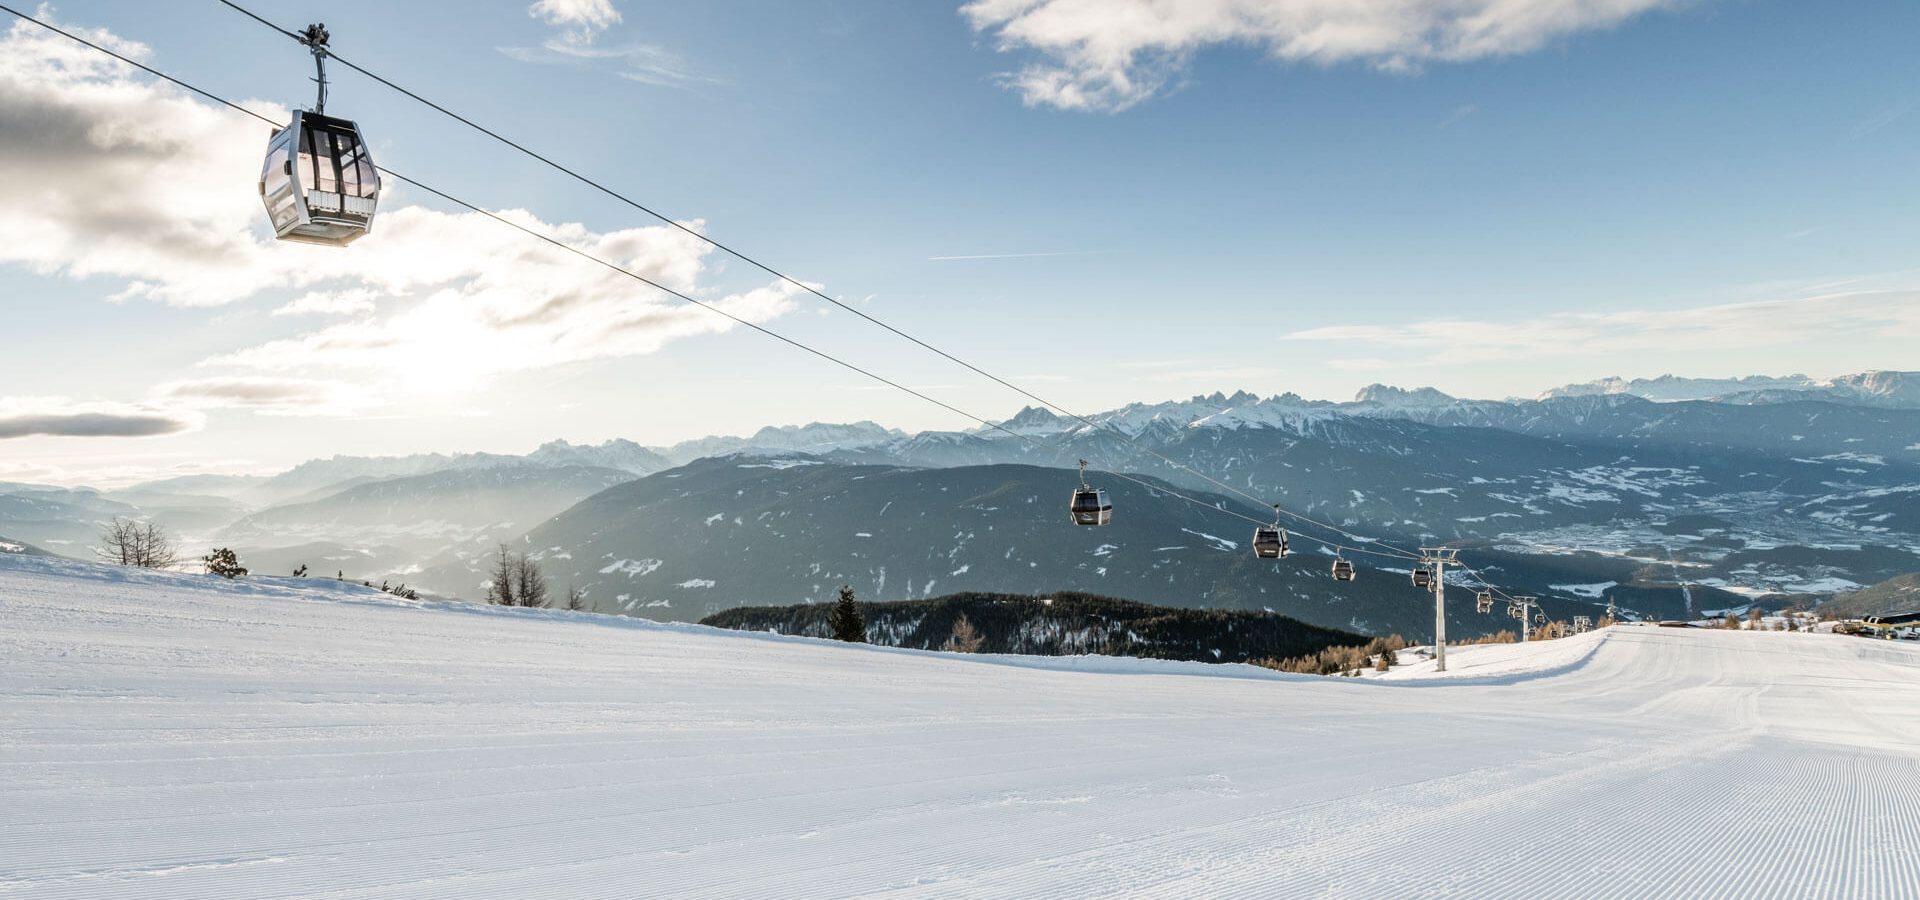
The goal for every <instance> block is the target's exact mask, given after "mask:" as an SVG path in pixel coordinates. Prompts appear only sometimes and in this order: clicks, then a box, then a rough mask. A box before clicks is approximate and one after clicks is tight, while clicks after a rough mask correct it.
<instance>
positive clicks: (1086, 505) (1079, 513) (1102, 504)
mask: <svg viewBox="0 0 1920 900" xmlns="http://www.w3.org/2000/svg"><path fill="white" fill-rule="evenodd" d="M1067 509H1068V511H1069V512H1070V513H1072V515H1073V524H1075V525H1105V524H1107V523H1108V522H1111V521H1113V503H1112V502H1110V501H1108V500H1107V492H1106V491H1103V490H1096V489H1094V488H1090V487H1081V488H1079V489H1077V490H1075V491H1074V492H1073V502H1072V503H1071V505H1069V506H1068V507H1067Z"/></svg>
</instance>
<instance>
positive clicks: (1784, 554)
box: [0, 372, 1920, 631]
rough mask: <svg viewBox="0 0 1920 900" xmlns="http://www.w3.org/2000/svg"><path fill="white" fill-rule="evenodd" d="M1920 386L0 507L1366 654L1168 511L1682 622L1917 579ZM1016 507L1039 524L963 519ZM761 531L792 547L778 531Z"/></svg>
mask: <svg viewBox="0 0 1920 900" xmlns="http://www.w3.org/2000/svg"><path fill="white" fill-rule="evenodd" d="M1916 383H1920V379H1917V378H1916V376H1915V375H1914V374H1913V373H1900V372H1878V373H1867V374H1863V375H1859V376H1848V377H1844V378H1836V379H1827V380H1825V381H1818V382H1816V381H1813V380H1812V379H1805V378H1802V377H1800V376H1793V377H1789V378H1739V379H1680V378H1673V377H1671V376H1668V377H1663V378H1658V379H1640V380H1635V381H1623V380H1620V379H1607V380H1603V381H1601V382H1594V383H1590V384H1588V385H1576V386H1568V387H1565V388H1559V389H1555V390H1553V391H1549V392H1546V395H1544V396H1543V397H1542V398H1541V399H1532V400H1497V401H1496V400H1463V399H1458V398H1454V397H1451V396H1448V395H1447V394H1445V393H1442V392H1440V391H1438V390H1435V389H1432V388H1418V389H1412V390H1405V389H1400V388H1394V387H1388V386H1384V385H1373V386H1369V387H1368V388H1366V389H1363V390H1362V391H1360V392H1359V394H1358V395H1357V396H1356V398H1355V399H1354V400H1352V401H1349V402H1344V403H1338V402H1330V401H1319V400H1307V399H1304V398H1301V397H1299V396H1298V395H1295V394H1289V393H1282V394H1278V395H1271V396H1264V397H1263V396H1259V395H1255V394H1251V393H1247V392H1235V393H1232V394H1226V393H1214V394H1207V395H1201V396H1195V397H1191V398H1188V399H1185V400H1176V401H1167V402H1161V403H1134V404H1129V405H1127V406H1123V407H1120V408H1117V409H1113V410H1108V411H1105V412H1102V413H1099V414H1096V415H1092V416H1089V417H1088V419H1089V420H1091V421H1092V422H1093V423H1095V424H1094V425H1089V424H1088V422H1087V421H1082V420H1079V419H1076V418H1070V417H1065V416H1062V415H1059V414H1056V413H1054V412H1050V411H1048V410H1044V409H1039V408H1028V409H1024V410H1021V411H1020V412H1019V413H1018V414H1016V415H1014V416H1013V417H1012V418H1010V419H1009V420H1007V421H1006V422H1005V423H1004V425H1005V428H1006V430H1007V431H1011V432H1014V433H1015V434H1016V435H1017V436H1009V435H1008V434H1006V433H1005V432H1002V431H1000V430H995V429H975V430H972V431H927V432H920V433H905V432H901V431H898V430H893V429H888V428H885V427H883V426H880V425H877V424H875V423H872V422H856V423H851V424H822V423H814V424H810V425H803V426H784V427H769V428H764V429H761V430H760V431H758V432H756V433H755V434H752V435H749V436H745V437H710V438H702V439H698V440H694V441H686V442H682V443H680V444H676V445H673V446H668V447H645V446H641V445H639V444H637V443H634V442H632V441H626V440H613V441H608V442H606V443H603V444H598V445H580V444H572V443H568V442H565V441H553V442H549V443H547V444H544V445H542V446H540V447H539V448H537V449H535V450H534V451H533V452H531V453H528V454H525V455H518V456H516V455H503V454H491V453H465V454H418V455H413V456H404V457H332V458H328V459H319V460H313V461H310V462H307V463H303V464H301V465H300V466H296V467H294V468H293V469H290V470H288V471H286V472H282V473H280V474H277V475H272V476H226V475H194V476H186V477H181V478H172V479H166V480H163V481H157V482H149V483H146V484H141V485H135V486H133V487H130V488H124V489H119V490H111V491H97V490H93V489H88V488H58V487H49V486H43V485H20V484H8V485H0V534H6V535H9V536H10V538H11V539H12V540H14V541H16V542H20V543H23V544H30V545H35V546H38V547H42V548H45V549H46V550H48V551H51V552H55V553H61V554H65V555H69V556H85V555H86V554H87V549H86V548H87V546H88V545H89V543H90V542H91V541H92V539H93V536H94V533H95V531H96V529H97V527H98V523H100V522H102V521H105V520H106V519H109V518H112V517H114V516H120V515H125V516H133V517H147V518H152V519H156V520H159V521H162V522H164V523H165V524H166V525H167V526H168V527H169V528H170V529H171V530H173V531H174V532H175V533H176V535H178V536H180V537H181V538H182V540H183V542H185V543H187V544H190V545H192V546H190V547H189V548H188V549H190V550H192V551H193V554H192V555H197V554H198V553H199V552H201V549H200V546H199V545H201V544H209V545H211V544H213V543H215V542H218V543H220V544H225V545H229V546H233V547H235V548H236V549H238V550H240V551H241V552H242V554H243V558H246V559H253V560H258V561H260V566H266V567H268V568H260V566H256V568H259V570H261V571H277V570H278V569H280V568H287V569H289V570H290V569H291V568H292V567H293V566H297V565H300V564H302V563H305V564H308V565H309V566H310V567H311V568H312V569H314V570H315V571H322V572H327V573H332V572H334V571H340V572H342V573H344V574H346V575H347V576H349V577H354V578H362V579H370V580H374V581H379V580H381V579H382V578H383V577H394V578H398V579H403V580H409V581H412V582H414V583H417V584H422V585H425V586H427V587H428V588H429V589H431V590H436V591H440V592H443V593H449V594H453V595H456V596H475V595H477V593H478V588H479V579H478V577H477V572H476V564H475V563H474V560H475V559H477V558H478V557H479V556H481V555H482V554H484V553H485V552H486V551H487V549H488V548H490V547H491V546H493V545H494V544H495V543H496V542H498V541H501V540H503V539H505V540H509V541H512V542H515V544H516V546H519V547H521V548H523V549H526V550H528V551H529V552H530V553H532V554H536V555H538V556H539V557H540V558H541V559H542V560H543V562H545V563H546V564H547V565H548V567H549V569H550V571H552V572H553V573H554V574H556V575H558V576H562V577H564V578H566V579H567V580H574V581H578V582H579V583H582V584H583V585H585V586H589V587H590V589H591V590H592V591H594V592H595V594H596V596H595V599H596V602H600V603H603V604H607V605H608V606H610V607H612V608H614V609H617V610H619V611H624V612H633V613H636V614H646V615H654V616H666V617H671V618H685V619H697V618H700V617H702V616H704V615H707V614H711V613H712V612H716V611H719V610H721V609H725V608H727V607H729V606H732V605H739V604H742V603H756V604H763V603H779V602H801V601H807V600H815V599H819V598H820V596H821V594H822V592H824V591H826V590H829V589H830V588H831V587H833V586H836V585H837V584H838V583H839V581H838V580H836V579H844V580H846V581H848V582H850V583H857V586H859V587H860V588H861V589H862V591H863V596H873V597H877V598H893V599H905V598H920V597H925V596H928V594H929V592H931V591H934V590H941V591H946V590H950V589H951V590H959V589H965V590H988V591H1018V592H1029V593H1031V592H1047V591H1057V590H1062V589H1079V590H1090V591H1098V592H1101V593H1106V594H1114V595H1119V596H1126V597H1129V598H1131V599H1137V600H1143V601H1149V602H1160V603H1165V604H1168V605H1174V606H1195V605H1206V604H1214V605H1223V606H1235V607H1241V608H1251V609H1263V608H1273V609H1277V610H1280V611H1282V612H1285V613H1286V614H1288V615H1298V616H1299V617H1300V618H1302V619H1304V620H1306V621H1311V622H1315V623H1317V624H1322V625H1326V626H1328V627H1336V628H1350V629H1359V630H1369V631H1375V630H1379V629H1382V628H1398V627H1400V626H1401V625H1406V624H1409V623H1414V620H1415V619H1416V618H1417V614H1416V613H1413V612H1407V611H1405V610H1404V608H1403V607H1404V605H1405V598H1404V597H1403V596H1400V595H1399V594H1395V595H1394V599H1392V600H1389V599H1387V598H1385V597H1374V598H1372V599H1366V598H1367V597H1368V596H1369V591H1368V590H1367V589H1361V590H1359V591H1358V592H1357V593H1354V592H1349V593H1348V594H1336V593H1330V592H1326V591H1323V590H1321V588H1323V587H1325V585H1312V586H1310V587H1300V588H1299V589H1297V590H1289V589H1288V588H1286V587H1284V585H1287V584H1289V582H1287V581H1286V580H1285V576H1282V577H1281V578H1280V579H1278V580H1276V579H1274V578H1268V577H1265V576H1255V575H1253V574H1252V568H1250V567H1251V566H1254V565H1255V564H1254V562H1253V560H1252V559H1251V557H1250V555H1246V554H1242V553H1238V552H1234V553H1227V552H1226V551H1225V550H1224V549H1221V550H1207V549H1206V548H1208V547H1210V546H1213V547H1221V548H1224V547H1225V546H1226V544H1227V543H1235V542H1240V541H1242V540H1243V538H1244V535H1242V534H1240V532H1241V531H1244V530H1246V529H1247V528H1248V527H1250V526H1248V525H1247V523H1246V522H1245V521H1244V520H1236V519H1234V518H1232V517H1230V516H1224V515H1222V514H1221V513H1219V512H1217V511H1213V510H1209V509H1204V508H1201V507H1200V506H1195V505H1193V504H1188V503H1186V502H1184V501H1180V500H1178V499H1173V498H1171V495H1170V494H1168V493H1167V492H1169V491H1179V492H1181V493H1184V494H1188V495H1190V496H1194V497H1196V498H1197V499H1201V500H1202V502H1203V503H1204V504H1206V505H1213V506H1221V507H1226V508H1231V509H1233V510H1234V511H1235V512H1238V513H1240V514H1242V515H1245V516H1249V517H1253V518H1263V519H1264V518H1270V517H1271V515H1272V514H1271V512H1270V511H1269V510H1267V509H1265V508H1264V506H1265V504H1267V503H1271V502H1278V503H1282V504H1284V505H1286V506H1287V508H1288V509H1290V510H1291V511H1293V512H1296V513H1299V514H1301V515H1302V516H1305V517H1307V519H1311V520H1313V521H1307V520H1300V519H1289V520H1288V521H1287V524H1289V525H1290V526H1292V527H1294V528H1296V529H1297V530H1296V534H1299V535H1300V536H1301V537H1302V538H1303V539H1304V540H1303V541H1302V542H1301V543H1300V544H1299V546H1300V547H1301V548H1302V549H1313V550H1318V549H1320V548H1319V546H1318V545H1316V544H1314V543H1313V540H1312V539H1313V538H1320V539H1322V540H1325V541H1328V542H1333V543H1340V544H1350V543H1357V542H1358V541H1357V540H1354V539H1351V538H1348V537H1344V536H1342V534H1341V532H1352V533H1354V534H1358V535H1362V536H1365V537H1375V538H1387V539H1390V540H1393V541H1395V542H1396V543H1399V544H1401V545H1402V546H1416V545H1418V544H1421V543H1429V542H1438V541H1446V542H1449V543H1452V544H1455V545H1465V546H1471V547H1474V548H1475V549H1474V557H1475V558H1477V559H1482V560H1489V559H1491V560H1496V561H1497V562H1498V565H1499V566H1501V567H1502V568H1503V569H1504V570H1505V572H1506V574H1507V575H1508V576H1509V577H1512V578H1515V579H1517V580H1518V581H1519V582H1521V583H1524V585H1525V586H1527V587H1528V589H1529V590H1534V591H1536V592H1537V593H1540V594H1542V595H1546V596H1556V597H1559V598H1560V600H1561V601H1563V602H1567V603H1595V602H1604V600H1603V598H1605V599H1614V600H1616V601H1618V602H1621V603H1622V604H1623V605H1629V606H1631V605H1632V604H1627V603H1626V602H1625V600H1624V599H1623V598H1631V599H1632V601H1633V603H1635V604H1639V605H1638V606H1633V607H1632V608H1635V609H1643V610H1645V611H1646V612H1648V613H1649V614H1653V613H1655V612H1658V613H1659V614H1661V615H1669V614H1672V615H1681V614H1686V613H1688V612H1698V611H1701V610H1708V609H1722V608H1727V607H1730V606H1737V605H1740V604H1742V603H1745V602H1748V600H1747V599H1745V598H1751V597H1757V596H1760V595H1763V594H1769V593H1813V594H1828V593H1834V592H1839V591H1845V590H1849V589H1853V588H1856V587H1859V586H1862V585H1865V584H1870V583H1873V582H1876V581H1880V580H1882V579H1885V578H1889V577H1893V576H1895V575H1899V574H1902V573H1905V572H1912V571H1920V404H1916V403H1915V402H1914V399H1915V398H1914V385H1915V384H1916ZM1699 395H1707V396H1708V397H1709V398H1710V399H1697V397H1698V396H1699ZM1079 458H1085V459H1088V460H1090V461H1092V463H1093V465H1094V466H1095V468H1096V471H1095V472H1094V473H1093V475H1094V477H1096V478H1097V479H1100V480H1102V483H1103V484H1104V485H1105V486H1108V487H1109V489H1110V490H1114V491H1116V495H1117V496H1121V497H1123V498H1124V499H1125V501H1126V505H1124V506H1123V507H1122V509H1123V511H1127V510H1132V511H1131V512H1123V515H1122V516H1121V518H1120V519H1119V520H1117V521H1116V524H1115V525H1114V526H1113V527H1112V528H1111V529H1094V530H1093V531H1096V532H1104V533H1106V534H1107V535H1108V538H1101V539H1100V540H1098V541H1095V542H1094V543H1092V544H1089V545H1088V546H1086V547H1081V546H1079V544H1080V543H1082V542H1084V541H1086V540H1089V539H1091V538H1090V536H1088V535H1086V534H1085V533H1083V531H1080V530H1075V529H1072V528H1071V527H1068V526H1064V525H1063V524H1062V523H1063V522H1064V513H1061V512H1059V511H1058V510H1054V509H1051V508H1050V507H1049V506H1048V504H1049V503H1055V504H1064V493H1063V492H1064V491H1065V489H1066V487H1068V486H1071V484H1072V483H1073V482H1074V478H1075V477H1076V476H1074V475H1073V473H1072V472H1071V471H1070V467H1071V466H1072V464H1073V461H1074V460H1076V459H1079ZM1111 472H1123V473H1127V474H1129V476H1130V477H1136V478H1139V479H1141V480H1142V481H1143V482H1145V483H1146V484H1149V485H1155V486H1156V487H1154V488H1151V489H1150V488H1143V487H1140V486H1138V485H1131V484H1129V483H1126V482H1122V481H1119V480H1117V479H1115V478H1114V477H1113V476H1112V475H1111V474H1110V473H1111ZM728 491H738V492H742V493H739V494H734V495H729V494H728V493H727V492H728ZM1049 492H1051V494H1050V493H1049ZM1136 492H1141V493H1137V495H1136ZM1002 493H1004V494H1005V495H1006V496H1014V495H1018V496H1020V497H1021V498H1023V499H1021V501H1020V502H1019V503H1017V504H1015V503H999V502H987V501H982V502H985V503H986V505H987V506H991V507H993V508H992V509H982V508H981V507H980V503H978V502H976V503H973V504H972V505H967V504H959V505H954V504H950V503H947V502H946V501H947V500H950V499H952V498H954V497H965V498H978V497H983V496H998V495H999V494H1002ZM1052 494H1061V496H1059V497H1052V499H1051V500H1047V499H1045V498H1048V497H1051V495H1052ZM750 497H751V498H757V499H758V500H760V501H763V502H762V503H761V504H760V505H759V506H755V505H754V504H752V503H749V502H748V498H750ZM782 498H805V502H804V504H800V501H799V500H788V499H782ZM1024 498H1032V499H1024ZM889 503H891V504H892V505H889ZM796 504H800V505H796ZM1169 504H1171V505H1169ZM773 507H778V508H779V509H780V510H781V512H780V514H779V515H778V517H777V518H778V521H774V520H772V519H769V518H767V516H766V515H764V513H765V512H766V510H767V509H769V508H773ZM1028 507H1031V508H1028ZM642 510H644V512H643V511H642ZM921 510H928V511H930V512H926V513H922V512H921ZM1141 510H1144V512H1141ZM936 513H937V514H936ZM716 515H718V516H720V518H718V519H715V518H714V516H716ZM735 519H738V520H739V523H738V524H728V523H732V522H734V520H735ZM881 519H886V521H885V523H884V526H885V527H882V525H881V524H880V520H881ZM1142 519H1146V520H1150V521H1144V522H1143V521H1142ZM1056 520H1060V521H1056ZM1156 523H1157V524H1156ZM947 525H952V531H951V532H943V531H942V529H944V528H946V527H947ZM756 529H763V530H756ZM764 529H771V530H764ZM1137 529H1145V530H1137ZM861 532H865V533H866V534H867V535H868V536H867V537H860V536H859V534H860V533H861ZM961 534H973V535H975V536H976V537H975V538H972V539H969V540H968V541H961V540H959V535H961ZM987 534H990V535H992V536H993V538H994V541H996V542H1005V543H1006V546H1004V547H1001V548H1000V553H1001V555H1000V556H999V557H998V558H986V557H979V556H976V555H972V554H973V553H974V551H972V550H967V551H964V552H961V553H958V554H957V555H951V556H950V554H954V553H955V550H954V548H955V547H957V546H961V545H962V544H967V545H968V546H975V544H974V543H973V542H975V541H980V540H984V538H981V537H979V536H980V535H987ZM1195 534H1204V535H1208V536H1210V537H1209V538H1198V537H1195ZM1114 537H1119V538H1125V540H1109V538H1114ZM1107 543H1112V544H1114V545H1115V546H1114V548H1113V549H1110V550H1108V551H1107V552H1106V553H1105V554H1102V555H1101V556H1098V557H1094V556H1090V554H1091V553H1092V552H1093V551H1094V550H1096V549H1099V548H1100V547H1101V546H1102V545H1103V544H1107ZM1159 548H1178V549H1165V550H1163V549H1159ZM1196 548H1199V549H1196ZM1123 550H1124V551H1125V552H1122V551H1123ZM935 551H938V552H935ZM958 555H966V556H968V557H969V558H967V559H965V560H958ZM1241 556H1247V559H1245V560H1242V561H1238V562H1236V561H1235V560H1239V558H1240V557H1241ZM943 557H946V558H944V559H943ZM569 560H578V563H574V562H571V561H569ZM1382 562H1384V563H1391V562H1392V561H1387V560H1382ZM608 566H612V567H613V568H612V569H611V570H610V571H608V572H602V571H600V570H601V569H603V568H607V567H608ZM648 566H652V567H653V568H652V569H650V570H649V571H648V572H647V574H646V575H644V576H643V575H640V574H636V573H637V572H638V570H640V569H646V568H647V567H648ZM1392 567H1393V566H1392V565H1391V564H1390V565H1388V568H1392ZM882 572H884V573H886V574H885V575H884V576H883V575H882V574H881V573H882ZM1582 573H1584V574H1582ZM656 575H657V576H658V577H654V576H656ZM722 576H724V577H722ZM664 579H671V580H670V581H668V580H664ZM883 579H884V580H883ZM1379 580H1380V579H1378V578H1373V579H1366V583H1371V582H1376V581H1379ZM708 581H711V582H713V584H712V585H710V586H703V585H702V582H708ZM661 584H666V585H667V586H668V587H670V588H671V589H662V588H661V587H660V585H661ZM1303 584H1304V583H1303ZM1556 586H1557V587H1556ZM623 595H624V596H623ZM1283 595H1284V596H1283ZM1356 598H1359V599H1356ZM1316 607H1318V608H1316ZM1410 617H1411V618H1410Z"/></svg>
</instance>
